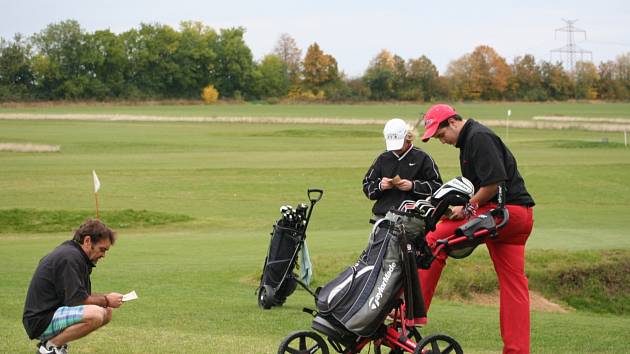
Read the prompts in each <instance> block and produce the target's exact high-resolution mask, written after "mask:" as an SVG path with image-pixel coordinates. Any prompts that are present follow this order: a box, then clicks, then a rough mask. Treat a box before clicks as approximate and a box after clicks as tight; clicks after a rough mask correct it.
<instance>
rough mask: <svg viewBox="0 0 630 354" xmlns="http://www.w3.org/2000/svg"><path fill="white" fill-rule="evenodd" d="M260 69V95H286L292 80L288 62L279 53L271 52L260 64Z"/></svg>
mask: <svg viewBox="0 0 630 354" xmlns="http://www.w3.org/2000/svg"><path fill="white" fill-rule="evenodd" d="M258 70H259V71H260V74H261V78H260V95H261V96H262V97H284V96H286V95H287V93H288V92H289V86H290V85H291V80H290V78H289V72H288V71H287V64H286V63H285V62H284V61H283V60H282V59H281V58H280V57H278V56H277V55H274V54H269V55H267V56H265V57H264V58H263V60H262V61H261V62H260V65H259V66H258Z"/></svg>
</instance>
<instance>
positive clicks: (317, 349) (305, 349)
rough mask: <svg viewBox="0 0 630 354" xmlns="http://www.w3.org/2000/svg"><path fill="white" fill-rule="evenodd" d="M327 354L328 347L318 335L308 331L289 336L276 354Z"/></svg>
mask: <svg viewBox="0 0 630 354" xmlns="http://www.w3.org/2000/svg"><path fill="white" fill-rule="evenodd" d="M285 353H291V354H311V353H320V354H328V345H327V344H326V341H325V340H324V338H322V337H321V336H320V335H319V334H317V333H315V332H310V331H298V332H293V333H291V334H289V335H288V336H287V337H286V338H284V340H283V341H282V343H280V347H279V348H278V354H285Z"/></svg>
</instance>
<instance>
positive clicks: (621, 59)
mask: <svg viewBox="0 0 630 354" xmlns="http://www.w3.org/2000/svg"><path fill="white" fill-rule="evenodd" d="M615 80H616V81H618V82H619V83H618V86H620V87H621V88H622V89H623V91H624V93H623V94H622V95H620V97H619V98H622V99H626V100H627V99H630V53H626V54H622V55H620V56H618V57H617V59H616V60H615Z"/></svg>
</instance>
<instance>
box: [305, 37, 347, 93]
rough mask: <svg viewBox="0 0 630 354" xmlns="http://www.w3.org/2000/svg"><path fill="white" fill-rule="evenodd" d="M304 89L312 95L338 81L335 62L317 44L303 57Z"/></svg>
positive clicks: (311, 46)
mask: <svg viewBox="0 0 630 354" xmlns="http://www.w3.org/2000/svg"><path fill="white" fill-rule="evenodd" d="M302 74H303V77H304V81H303V84H304V87H305V88H306V89H307V90H311V91H312V92H313V93H317V92H318V91H323V90H324V89H325V87H326V86H328V85H333V84H334V83H335V82H337V81H338V80H339V78H340V77H339V69H338V68H337V60H336V59H335V58H334V57H333V56H332V55H329V54H326V53H324V51H322V50H321V49H320V48H319V45H318V44H317V43H313V44H311V45H310V46H309V47H308V50H307V51H306V55H305V56H304V63H303V71H302Z"/></svg>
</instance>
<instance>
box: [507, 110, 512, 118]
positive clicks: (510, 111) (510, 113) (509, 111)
mask: <svg viewBox="0 0 630 354" xmlns="http://www.w3.org/2000/svg"><path fill="white" fill-rule="evenodd" d="M511 115H512V110H511V109H508V117H509V116H511Z"/></svg>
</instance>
